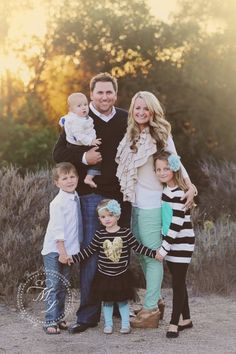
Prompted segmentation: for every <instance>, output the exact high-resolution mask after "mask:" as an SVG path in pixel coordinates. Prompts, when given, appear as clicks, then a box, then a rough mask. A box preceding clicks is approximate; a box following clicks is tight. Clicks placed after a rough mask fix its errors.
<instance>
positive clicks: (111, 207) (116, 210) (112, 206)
mask: <svg viewBox="0 0 236 354" xmlns="http://www.w3.org/2000/svg"><path fill="white" fill-rule="evenodd" d="M105 209H107V210H108V211H109V212H110V213H113V214H115V215H120V214H121V208H120V204H119V203H118V202H117V201H116V200H115V199H112V200H110V201H109V202H108V203H107V205H106V206H105Z"/></svg>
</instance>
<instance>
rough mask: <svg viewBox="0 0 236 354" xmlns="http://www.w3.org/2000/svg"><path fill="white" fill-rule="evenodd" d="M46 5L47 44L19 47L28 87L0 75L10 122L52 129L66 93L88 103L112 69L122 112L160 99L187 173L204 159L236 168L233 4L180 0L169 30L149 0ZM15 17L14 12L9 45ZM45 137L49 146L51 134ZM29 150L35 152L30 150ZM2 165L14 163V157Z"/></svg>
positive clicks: (35, 42) (5, 112) (5, 115)
mask: <svg viewBox="0 0 236 354" xmlns="http://www.w3.org/2000/svg"><path fill="white" fill-rule="evenodd" d="M11 3H12V4H15V1H13V2H11ZM25 4H31V2H30V1H26V2H25ZM32 6H33V3H32ZM42 6H45V7H46V8H47V13H48V14H50V18H48V22H47V24H48V28H47V33H46V36H45V37H44V38H43V39H41V38H37V37H33V38H32V41H30V43H29V44H28V45H27V44H25V45H24V46H20V45H19V46H18V48H17V49H18V55H19V56H20V57H21V59H22V60H23V62H24V63H25V64H26V65H27V66H28V68H29V70H30V71H31V73H32V78H31V80H30V82H29V83H28V85H26V86H25V87H24V85H23V84H22V83H20V82H19V80H16V79H13V78H12V76H11V75H10V73H9V72H7V73H6V75H5V77H2V80H1V93H2V96H1V102H0V103H1V106H2V108H1V115H2V117H3V118H7V119H8V120H9V119H10V118H13V119H14V120H15V121H18V122H21V123H23V124H31V126H32V130H33V129H34V128H33V127H34V126H37V125H38V124H41V125H47V124H51V125H55V124H57V122H58V118H59V117H60V115H63V114H65V110H66V109H67V108H66V97H67V95H68V94H69V93H71V92H73V91H83V92H84V93H85V94H87V95H89V80H90V78H91V77H92V75H94V74H97V73H98V72H100V71H109V72H111V73H112V74H114V75H115V76H117V77H118V79H119V94H118V98H119V100H118V105H120V106H121V107H124V108H128V107H129V104H130V99H131V97H132V96H133V95H134V94H135V93H136V92H137V91H139V90H149V91H152V92H153V93H154V94H156V95H157V96H158V97H159V98H160V100H161V102H162V103H163V104H164V106H165V108H166V116H167V119H168V120H169V121H170V122H171V124H172V127H173V129H172V131H173V135H174V140H175V143H176V146H177V150H178V152H179V154H181V155H182V157H183V162H184V164H185V165H187V167H188V169H190V172H193V171H194V168H197V165H196V163H195V161H197V160H199V159H202V158H205V157H206V156H213V157H215V158H217V159H219V158H221V159H222V158H224V159H226V160H233V161H235V153H234V141H235V135H236V122H235V111H236V100H235V99H234V93H235V90H236V61H235V60H234V57H235V55H236V44H235V43H236V42H235V31H236V27H235V20H234V11H233V10H234V9H235V1H234V0H229V2H228V3H227V5H226V4H225V3H224V2H222V1H219V0H209V1H206V0H198V1H194V0H182V1H180V8H179V11H178V13H177V14H176V15H175V16H174V17H173V22H172V23H170V24H165V23H163V22H160V21H158V19H156V18H154V17H153V16H151V14H150V12H149V10H148V7H147V5H146V2H145V1H142V0H130V1H126V0H122V1H118V0H115V1H114V0H113V1H112V0H102V1H100V2H94V1H92V0H86V1H79V2H78V1H77V2H76V1H71V2H66V1H63V0H61V1H58V2H57V6H56V7H55V4H54V3H52V2H49V1H47V0H44V1H43V2H42ZM4 13H5V12H4ZM9 19H10V15H9V14H8V16H7V20H8V24H7V25H6V26H5V25H4V26H5V27H6V31H5V34H4V36H5V37H4V38H5V40H4V43H7V41H6V39H7V33H8V31H7V29H8V27H9V24H10V20H9ZM32 47H33V48H36V49H37V50H35V51H32ZM4 48H5V49H6V47H4ZM9 124H10V123H9ZM24 129H26V128H25V127H24V128H22V130H24ZM37 129H38V128H37ZM24 134H25V136H26V133H24ZM41 137H42V139H44V137H45V139H46V145H48V143H47V141H48V137H47V134H46V133H45V134H42V136H41ZM26 138H27V139H28V136H27V137H26ZM29 145H30V148H34V149H35V147H34V144H33V143H32V142H31V143H29ZM42 145H43V143H42ZM51 146H52V145H51ZM17 149H18V150H19V148H17ZM24 149H25V148H24ZM24 149H23V150H24ZM24 153H25V152H24ZM31 154H32V159H30V162H29V163H30V166H31V165H32V164H33V153H31ZM21 155H22V154H21ZM46 155H47V154H46ZM28 156H29V155H28ZM4 159H6V160H7V161H9V162H11V161H12V162H13V161H15V160H14V159H13V160H11V159H12V154H9V157H6V154H5V155H4ZM46 159H47V158H46ZM21 160H22V161H23V164H24V166H25V165H27V162H26V160H24V159H20V158H18V159H17V162H18V163H21ZM38 161H40V163H41V160H40V159H39V160H38V156H37V154H36V156H35V163H38ZM194 173H195V171H194ZM191 175H192V173H191Z"/></svg>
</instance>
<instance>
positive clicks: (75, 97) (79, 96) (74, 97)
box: [67, 92, 88, 107]
mask: <svg viewBox="0 0 236 354" xmlns="http://www.w3.org/2000/svg"><path fill="white" fill-rule="evenodd" d="M79 100H82V101H88V100H87V97H86V96H85V95H84V94H83V93H82V92H74V93H72V94H71V95H70V96H68V98H67V103H68V106H69V107H71V106H73V105H74V104H76V103H77V102H78V101H79Z"/></svg>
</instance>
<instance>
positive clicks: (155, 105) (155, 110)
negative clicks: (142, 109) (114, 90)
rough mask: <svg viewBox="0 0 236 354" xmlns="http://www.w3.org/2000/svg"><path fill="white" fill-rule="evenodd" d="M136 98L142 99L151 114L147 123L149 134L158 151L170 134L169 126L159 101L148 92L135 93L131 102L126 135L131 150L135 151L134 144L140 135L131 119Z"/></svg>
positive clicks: (133, 120)
mask: <svg viewBox="0 0 236 354" xmlns="http://www.w3.org/2000/svg"><path fill="white" fill-rule="evenodd" d="M137 98H142V99H143V100H144V102H145V104H146V105H147V107H148V110H149V111H150V112H151V113H152V117H151V118H150V121H149V128H150V134H151V136H152V137H153V138H154V139H155V141H156V143H157V147H158V149H163V148H164V147H165V146H166V142H167V138H168V136H169V134H170V132H171V126H170V123H169V122H168V121H167V120H166V119H165V114H164V111H163V109H162V107H161V104H160V102H159V100H158V99H157V97H156V96H155V95H154V94H153V93H151V92H148V91H139V92H137V93H136V94H135V95H134V96H133V98H132V100H131V104H130V107H129V115H128V128H127V133H128V136H129V137H130V141H131V149H133V150H135V151H136V150H137V145H136V144H137V141H138V138H139V134H140V130H139V126H138V124H137V123H136V122H135V119H134V117H133V110H134V104H135V101H136V99H137Z"/></svg>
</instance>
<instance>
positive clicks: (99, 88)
mask: <svg viewBox="0 0 236 354" xmlns="http://www.w3.org/2000/svg"><path fill="white" fill-rule="evenodd" d="M90 98H91V100H92V104H93V105H94V107H95V108H96V110H97V111H98V112H100V113H102V114H105V115H108V114H110V113H111V111H112V107H113V106H114V104H115V102H116V99H117V94H116V92H115V90H114V87H113V85H112V83H111V82H109V81H107V82H103V81H98V82H96V84H95V87H94V90H93V91H91V93H90Z"/></svg>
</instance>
